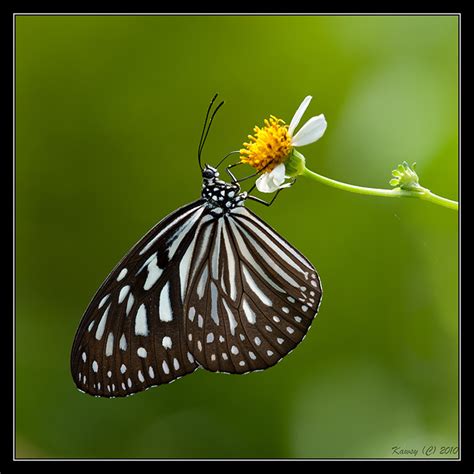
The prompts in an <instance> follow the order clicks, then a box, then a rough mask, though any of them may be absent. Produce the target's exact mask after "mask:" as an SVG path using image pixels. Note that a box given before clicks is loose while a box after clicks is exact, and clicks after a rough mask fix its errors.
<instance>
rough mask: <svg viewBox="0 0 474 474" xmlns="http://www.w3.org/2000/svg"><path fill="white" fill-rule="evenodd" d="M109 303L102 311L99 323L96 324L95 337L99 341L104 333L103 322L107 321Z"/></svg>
mask: <svg viewBox="0 0 474 474" xmlns="http://www.w3.org/2000/svg"><path fill="white" fill-rule="evenodd" d="M109 309H110V304H109V305H108V306H107V309H106V310H105V311H104V314H103V315H102V317H101V318H100V321H99V325H98V326H97V331H96V332H95V338H96V339H97V340H98V341H100V340H101V339H102V336H103V334H104V330H105V323H106V322H107V315H108V314H109Z"/></svg>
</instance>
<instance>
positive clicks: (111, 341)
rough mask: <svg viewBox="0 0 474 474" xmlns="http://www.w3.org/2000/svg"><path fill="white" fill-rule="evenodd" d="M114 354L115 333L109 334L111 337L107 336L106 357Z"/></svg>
mask: <svg viewBox="0 0 474 474" xmlns="http://www.w3.org/2000/svg"><path fill="white" fill-rule="evenodd" d="M113 352H114V335H113V333H111V332H109V335H108V336H107V344H106V346H105V355H106V356H107V357H108V356H111V355H112V353H113Z"/></svg>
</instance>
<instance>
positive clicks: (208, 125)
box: [198, 94, 224, 170]
mask: <svg viewBox="0 0 474 474" xmlns="http://www.w3.org/2000/svg"><path fill="white" fill-rule="evenodd" d="M216 98H217V94H215V95H214V97H213V98H212V100H211V103H210V104H209V107H208V109H207V113H206V118H205V120H204V126H203V129H202V133H201V139H200V140H199V146H198V161H199V167H200V168H201V170H202V169H203V166H202V162H201V153H202V150H203V148H204V144H205V143H206V139H207V135H208V134H209V130H210V128H211V125H212V121H213V120H214V117H215V115H216V113H217V111H218V110H219V109H220V108H221V107H222V106H223V105H224V101H222V102H221V103H220V104H219V105H218V106H217V107H216V108H215V109H214V112H213V113H212V115H211V119H210V120H209V123H208V122H207V120H208V118H209V114H210V113H211V109H212V105H213V104H214V102H215V100H216Z"/></svg>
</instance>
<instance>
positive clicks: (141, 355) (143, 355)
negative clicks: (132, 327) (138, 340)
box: [137, 347, 148, 359]
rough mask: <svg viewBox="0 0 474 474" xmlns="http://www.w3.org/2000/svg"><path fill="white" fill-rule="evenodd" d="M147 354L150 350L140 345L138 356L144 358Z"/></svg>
mask: <svg viewBox="0 0 474 474" xmlns="http://www.w3.org/2000/svg"><path fill="white" fill-rule="evenodd" d="M147 354H148V352H147V351H146V349H145V348H144V347H139V348H138V349H137V355H138V357H141V358H142V359H144V358H145V357H146V356H147Z"/></svg>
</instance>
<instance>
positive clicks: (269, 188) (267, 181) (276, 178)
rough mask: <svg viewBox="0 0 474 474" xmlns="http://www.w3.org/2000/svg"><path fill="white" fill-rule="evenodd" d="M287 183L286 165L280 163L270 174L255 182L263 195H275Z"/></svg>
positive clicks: (263, 175) (265, 174)
mask: <svg viewBox="0 0 474 474" xmlns="http://www.w3.org/2000/svg"><path fill="white" fill-rule="evenodd" d="M284 181H285V164H284V163H280V164H279V165H278V166H276V167H275V168H274V169H273V170H272V171H271V172H270V173H264V174H262V176H260V178H258V179H257V181H256V182H255V184H256V186H257V189H258V190H259V191H260V192H261V193H274V192H275V191H277V190H278V189H280V187H281V185H282V184H283V183H284Z"/></svg>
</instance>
